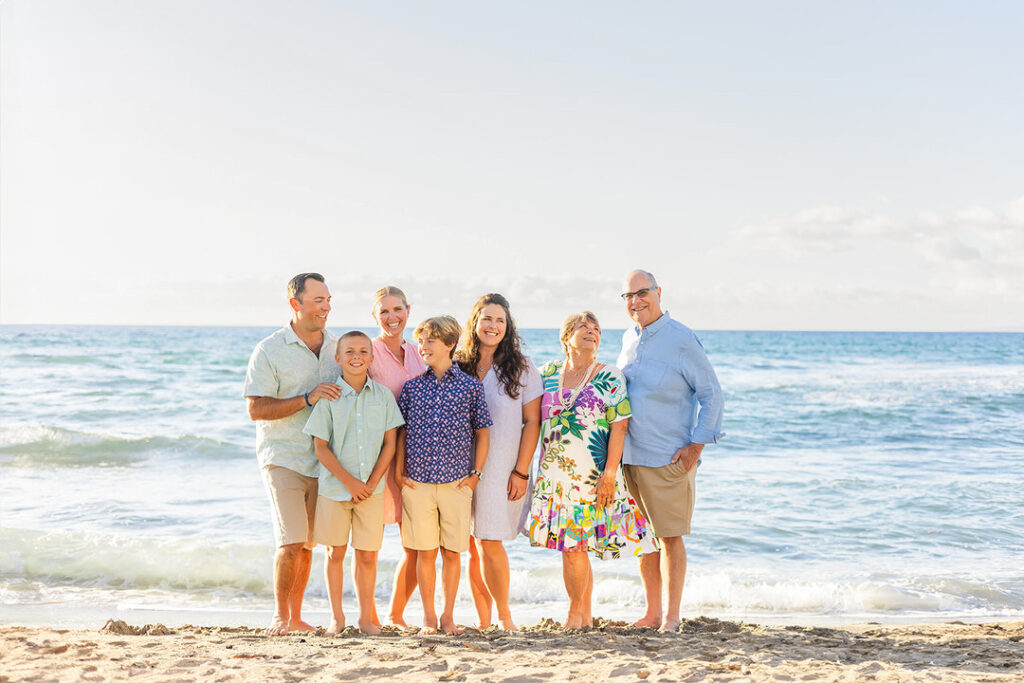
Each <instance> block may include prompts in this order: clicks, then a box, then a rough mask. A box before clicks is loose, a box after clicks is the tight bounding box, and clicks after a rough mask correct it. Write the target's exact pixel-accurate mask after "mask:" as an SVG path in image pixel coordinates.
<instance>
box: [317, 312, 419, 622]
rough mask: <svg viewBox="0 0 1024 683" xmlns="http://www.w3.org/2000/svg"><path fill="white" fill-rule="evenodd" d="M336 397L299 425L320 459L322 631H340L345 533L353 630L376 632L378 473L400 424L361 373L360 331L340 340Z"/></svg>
mask: <svg viewBox="0 0 1024 683" xmlns="http://www.w3.org/2000/svg"><path fill="white" fill-rule="evenodd" d="M335 360H337V362H338V365H339V366H340V367H341V379H340V380H339V381H338V386H339V387H340V388H341V396H340V397H338V398H337V399H335V400H333V401H319V402H317V404H316V405H315V406H314V407H313V413H312V414H311V415H310V416H309V421H308V422H306V427H305V429H304V430H303V431H304V432H305V433H306V434H309V435H310V436H312V437H313V446H314V450H315V452H316V457H317V460H319V461H320V465H321V467H320V480H319V489H318V491H319V496H318V497H317V502H316V517H315V519H314V522H313V542H314V543H317V544H322V545H325V546H327V562H326V564H325V565H324V576H325V578H326V580H327V596H328V599H329V600H330V603H331V613H332V618H331V626H330V628H328V629H327V635H335V634H337V633H339V632H341V630H342V629H344V628H345V613H344V611H343V609H342V604H341V596H342V579H343V561H344V559H345V551H346V549H347V548H348V544H349V532H350V531H351V539H352V546H353V547H354V548H355V551H356V555H355V567H354V572H353V573H354V579H355V584H356V594H357V595H358V597H359V630H360V631H362V632H363V633H369V634H373V635H376V634H379V633H380V628H379V625H378V624H375V623H374V615H375V614H376V609H375V606H374V603H373V594H374V588H375V587H376V585H377V552H378V551H379V550H380V545H381V539H382V538H383V536H384V493H383V492H384V473H385V472H386V471H387V468H388V466H389V465H390V464H391V460H392V458H393V457H394V455H395V441H396V439H395V434H396V432H397V429H398V427H401V426H402V425H404V424H405V420H403V419H402V413H401V411H399V409H398V404H397V403H396V402H395V397H394V395H393V394H392V393H391V391H390V390H389V389H387V388H386V387H384V386H383V385H380V384H377V383H376V382H374V381H373V380H372V379H370V378H369V377H367V376H366V373H367V370H369V368H370V363H371V362H373V346H372V344H371V343H370V338H369V337H368V336H366V335H365V334H363V333H362V332H358V331H352V332H348V333H346V334H344V335H342V336H341V338H340V339H338V347H337V353H336V356H335Z"/></svg>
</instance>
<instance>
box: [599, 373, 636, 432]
mask: <svg viewBox="0 0 1024 683" xmlns="http://www.w3.org/2000/svg"><path fill="white" fill-rule="evenodd" d="M601 372H602V373H605V372H606V373H607V382H606V383H605V384H604V387H603V388H604V394H605V406H606V407H605V419H606V420H608V424H611V423H613V422H618V421H619V420H625V419H626V418H628V417H629V416H630V415H631V414H632V412H631V410H630V407H629V395H628V394H627V393H626V378H625V377H623V375H622V370H619V369H618V368H617V367H615V366H614V365H606V366H604V368H602V370H601Z"/></svg>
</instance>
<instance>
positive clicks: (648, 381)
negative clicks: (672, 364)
mask: <svg viewBox="0 0 1024 683" xmlns="http://www.w3.org/2000/svg"><path fill="white" fill-rule="evenodd" d="M667 372H668V363H662V362H661V361H660V360H654V359H653V358H652V359H647V360H644V361H642V362H638V363H635V364H634V366H633V378H632V380H631V382H634V383H636V385H637V386H638V387H640V388H642V389H654V388H656V387H658V386H659V385H660V384H661V383H662V381H664V379H665V374H666V373H667Z"/></svg>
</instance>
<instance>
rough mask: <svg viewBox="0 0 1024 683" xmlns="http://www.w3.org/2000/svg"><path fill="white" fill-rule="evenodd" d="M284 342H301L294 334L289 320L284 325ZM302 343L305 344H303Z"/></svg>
mask: <svg viewBox="0 0 1024 683" xmlns="http://www.w3.org/2000/svg"><path fill="white" fill-rule="evenodd" d="M284 342H285V343H286V344H302V340H301V339H299V335H297V334H295V330H293V329H292V324H291V323H290V322H289V323H288V324H287V325H285V326H284ZM302 345H303V346H305V344H302Z"/></svg>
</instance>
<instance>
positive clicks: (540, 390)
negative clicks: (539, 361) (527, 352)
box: [522, 358, 544, 403]
mask: <svg viewBox="0 0 1024 683" xmlns="http://www.w3.org/2000/svg"><path fill="white" fill-rule="evenodd" d="M543 395H544V380H542V379H541V377H540V370H538V369H537V366H536V365H534V364H533V361H532V360H530V359H529V358H527V359H526V371H525V372H524V373H523V389H522V397H523V403H529V402H530V401H533V400H534V399H538V398H540V397H541V396H543Z"/></svg>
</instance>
